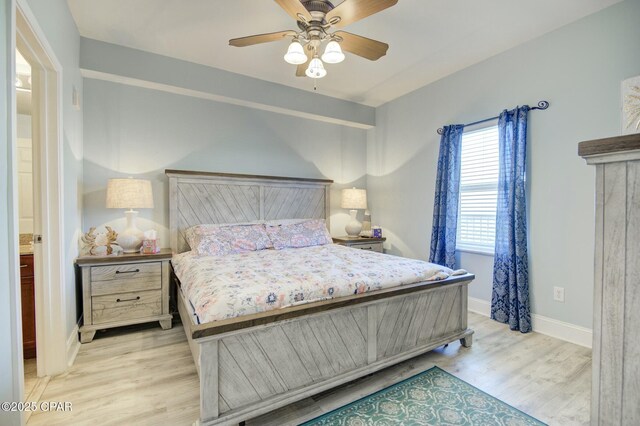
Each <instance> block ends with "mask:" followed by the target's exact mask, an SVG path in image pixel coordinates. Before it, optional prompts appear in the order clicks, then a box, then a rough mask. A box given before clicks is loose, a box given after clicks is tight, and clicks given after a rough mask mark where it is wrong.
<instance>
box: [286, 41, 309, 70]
mask: <svg viewBox="0 0 640 426" xmlns="http://www.w3.org/2000/svg"><path fill="white" fill-rule="evenodd" d="M284 60H285V61H287V62H288V63H290V64H293V65H300V64H304V63H305V62H307V55H305V53H304V48H303V47H302V45H301V44H300V43H299V42H297V41H294V42H292V43H291V44H290V45H289V49H287V53H286V54H285V55H284Z"/></svg>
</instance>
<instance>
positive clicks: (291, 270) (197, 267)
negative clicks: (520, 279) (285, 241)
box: [172, 244, 454, 324]
mask: <svg viewBox="0 0 640 426" xmlns="http://www.w3.org/2000/svg"><path fill="white" fill-rule="evenodd" d="M172 263H173V266H174V269H175V272H176V275H177V277H178V278H179V279H180V282H181V288H182V292H183V293H184V295H185V296H186V298H187V299H188V300H189V301H190V302H191V305H192V306H193V308H194V311H195V314H196V315H197V318H198V320H199V322H200V323H202V324H203V323H208V322H213V321H218V320H223V319H228V318H235V317H239V316H243V315H250V314H255V313H260V312H265V311H269V310H273V309H280V308H285V307H288V306H293V305H298V304H303V303H310V302H317V301H319V300H324V299H330V298H337V297H344V296H348V295H352V294H360V293H366V292H369V291H374V290H380V289H384V288H389V287H395V286H400V285H404V284H411V283H416V282H420V281H431V280H438V279H444V278H447V277H448V276H449V275H451V274H453V273H454V271H452V270H451V269H449V268H446V267H444V266H440V265H435V264H432V263H427V262H423V261H420V260H413V259H406V258H402V257H396V256H391V255H387V254H381V253H374V252H369V251H365V250H356V249H353V248H349V247H344V246H340V245H337V244H327V245H322V246H313V247H303V248H291V249H283V250H259V251H252V252H246V253H237V254H230V255H227V256H222V257H219V256H207V257H199V256H197V255H195V254H194V253H192V252H185V253H181V254H178V255H175V256H174V257H173V260H172Z"/></svg>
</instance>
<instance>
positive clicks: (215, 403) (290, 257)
mask: <svg viewBox="0 0 640 426" xmlns="http://www.w3.org/2000/svg"><path fill="white" fill-rule="evenodd" d="M166 174H167V176H168V177H169V188H170V190H169V205H170V243H171V248H172V249H173V251H174V253H175V255H174V261H173V262H174V264H175V265H174V267H175V268H176V272H177V274H174V275H173V280H174V282H175V284H176V299H177V305H178V310H179V313H180V318H181V320H182V324H183V326H184V330H185V333H186V336H187V340H188V342H189V346H190V348H191V352H192V354H193V358H194V362H195V365H196V369H197V370H198V374H199V378H200V419H199V423H200V424H203V425H209V424H211V425H213V424H238V423H240V422H242V421H244V420H247V419H250V418H253V417H256V416H258V415H261V414H264V413H267V412H269V411H272V410H275V409H276V408H279V407H282V406H285V405H288V404H291V403H293V402H295V401H298V400H301V399H304V398H306V397H309V396H312V395H314V394H317V393H319V392H322V391H324V390H327V389H330V388H332V387H335V386H338V385H340V384H343V383H346V382H349V381H352V380H354V379H357V378H359V377H362V376H365V375H367V374H370V373H372V372H375V371H378V370H380V369H382V368H385V367H388V366H390V365H393V364H396V363H398V362H401V361H404V360H406V359H409V358H411V357H414V356H417V355H419V354H421V353H424V352H427V351H429V350H431V349H434V348H436V347H438V346H441V345H444V344H447V343H450V342H452V341H455V340H458V339H460V341H461V343H462V345H463V346H465V347H469V346H471V343H472V335H473V331H472V330H470V329H468V328H467V286H468V284H469V283H470V282H471V281H472V280H473V279H474V276H473V275H472V274H468V273H464V274H462V275H458V276H448V275H449V274H445V275H444V277H447V276H448V277H447V278H443V276H442V272H443V271H444V269H438V268H435V269H434V267H435V266H437V265H431V266H429V265H428V264H426V263H425V262H419V261H413V260H410V259H402V258H397V257H394V256H388V255H384V254H379V253H368V252H363V253H359V252H360V251H359V250H356V249H352V248H347V247H342V246H337V245H327V246H320V247H308V248H296V249H290V250H289V249H287V250H262V251H261V252H259V253H248V254H244V253H243V254H240V255H232V256H231V257H230V258H228V259H202V258H200V259H198V258H197V257H193V256H191V255H190V253H188V251H189V245H188V244H187V241H186V231H187V229H189V228H190V227H192V226H195V225H200V224H234V223H246V222H254V221H274V220H288V219H324V220H326V221H327V223H328V221H329V191H330V185H331V183H332V181H330V180H320V179H300V178H282V177H270V176H253V175H236V174H220V173H204V172H192V171H178V170H167V171H166ZM371 256H374V257H373V258H372V257H371ZM375 256H380V257H375ZM300 259H303V260H302V261H301V260H300ZM234 262H235V264H234ZM314 262H317V263H318V265H314ZM367 262H368V263H367ZM327 263H329V264H331V265H332V267H331V268H324V272H323V274H324V275H322V274H321V275H318V276H315V275H309V274H310V273H311V272H314V271H315V272H316V273H317V272H320V271H321V270H322V269H323V268H321V265H322V264H327ZM374 264H379V267H378V269H377V270H376V269H375V267H373V266H372V265H374ZM234 265H243V267H242V268H241V270H242V272H243V273H247V274H251V273H252V272H251V271H254V275H253V276H249V277H246V280H245V281H244V282H247V283H251V285H246V286H240V285H237V283H235V284H229V285H228V287H229V288H232V289H233V290H229V291H225V290H224V288H225V286H224V285H222V286H221V285H219V284H216V286H217V287H215V288H218V289H220V288H222V290H219V291H220V293H216V294H215V298H211V300H215V301H216V303H218V305H217V306H214V307H211V306H209V301H207V302H205V303H202V301H201V300H199V299H198V296H197V295H195V294H197V293H198V291H199V290H201V289H203V288H204V286H205V284H206V283H207V282H208V280H207V278H206V277H207V276H208V275H207V274H209V275H211V276H213V275H216V276H219V277H220V279H222V280H234V279H235V278H234V274H233V273H232V272H233V270H234V268H235V269H239V268H236V267H235V266H234ZM265 265H272V267H273V265H276V266H275V267H274V268H275V269H274V270H275V271H282V270H287V274H288V276H297V277H298V281H299V282H303V284H304V285H306V287H304V288H302V290H300V291H299V292H294V293H293V294H292V295H291V296H290V297H286V295H283V296H282V297H278V295H277V294H276V295H275V297H274V298H272V299H269V298H268V297H269V296H270V295H266V296H267V299H266V300H267V301H268V303H254V302H255V300H257V299H259V297H256V296H255V294H256V293H255V292H256V291H259V290H260V288H261V285H262V284H261V281H260V280H261V279H264V280H271V282H278V280H283V279H284V278H283V277H282V274H279V273H275V272H274V273H272V272H273V270H269V269H265ZM296 265H307V266H305V268H306V269H305V268H302V267H297V266H296ZM336 265H341V266H336ZM296 268H297V269H296ZM340 270H343V272H345V271H347V270H348V271H350V272H351V273H349V274H348V275H349V276H350V280H343V281H344V283H342V284H340V285H336V286H333V285H331V286H329V285H328V284H327V283H329V282H334V281H336V282H337V281H340V280H339V279H338V278H339V277H337V275H340ZM225 271H226V272H225ZM256 271H258V272H260V271H261V272H262V273H261V274H257V273H256ZM439 272H440V275H438V273H439ZM447 272H451V271H450V270H448V271H447ZM178 275H180V276H181V278H182V279H183V280H184V283H182V282H181V280H180V279H178ZM263 275H264V276H263ZM334 275H335V276H334ZM343 275H344V274H343ZM366 276H370V277H372V281H370V282H368V281H366V279H367V278H366ZM412 276H413V279H412V278H411V277H412ZM203 277H204V278H203ZM300 277H304V279H300ZM416 277H419V278H416ZM436 278H443V279H438V280H436ZM417 279H419V280H420V281H417V282H416V280H417ZM198 280H200V281H198ZM223 282H227V281H223ZM229 282H231V281H229ZM374 282H375V283H376V284H375V285H374V284H372V283H374ZM234 286H235V287H234ZM211 291H213V290H211ZM211 291H209V290H207V291H204V290H201V291H200V293H204V294H209V295H211ZM243 292H244V293H243ZM276 293H277V292H276ZM234 294H235V299H234ZM260 297H262V296H260ZM221 300H222V301H221ZM271 300H273V301H278V302H279V303H271V302H270V301H271ZM212 303H213V302H212Z"/></svg>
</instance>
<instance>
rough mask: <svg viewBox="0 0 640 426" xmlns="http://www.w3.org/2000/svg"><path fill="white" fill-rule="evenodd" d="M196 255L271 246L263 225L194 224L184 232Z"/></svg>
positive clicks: (244, 250)
mask: <svg viewBox="0 0 640 426" xmlns="http://www.w3.org/2000/svg"><path fill="white" fill-rule="evenodd" d="M186 238H187V242H188V243H189V246H190V247H191V250H193V251H195V252H196V253H197V254H198V256H225V255H227V254H234V253H243V252H247V251H256V250H264V249H268V248H272V247H273V245H272V244H271V240H270V239H269V235H267V232H266V230H265V227H264V225H262V224H256V225H231V226H225V225H196V226H192V227H191V228H189V229H188V230H187V232H186Z"/></svg>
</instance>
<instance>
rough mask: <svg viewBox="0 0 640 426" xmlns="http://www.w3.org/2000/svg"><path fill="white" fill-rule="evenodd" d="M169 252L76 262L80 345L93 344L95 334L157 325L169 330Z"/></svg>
mask: <svg viewBox="0 0 640 426" xmlns="http://www.w3.org/2000/svg"><path fill="white" fill-rule="evenodd" d="M171 256H172V252H171V250H170V249H163V250H162V251H161V252H160V253H157V254H137V253H136V254H123V255H121V256H112V257H96V256H85V257H79V258H78V259H76V265H77V267H78V268H79V270H80V273H81V277H82V309H83V321H84V324H83V325H82V327H80V342H82V343H89V342H91V341H92V340H93V336H94V335H95V334H96V330H103V329H107V328H113V327H120V326H123V325H130V324H140V323H145V322H152V321H159V322H160V326H161V327H162V328H163V329H164V330H167V329H169V328H171V318H172V316H171V314H170V313H169V261H170V260H171Z"/></svg>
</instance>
